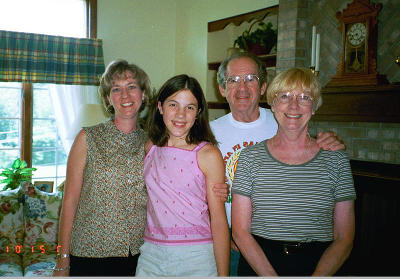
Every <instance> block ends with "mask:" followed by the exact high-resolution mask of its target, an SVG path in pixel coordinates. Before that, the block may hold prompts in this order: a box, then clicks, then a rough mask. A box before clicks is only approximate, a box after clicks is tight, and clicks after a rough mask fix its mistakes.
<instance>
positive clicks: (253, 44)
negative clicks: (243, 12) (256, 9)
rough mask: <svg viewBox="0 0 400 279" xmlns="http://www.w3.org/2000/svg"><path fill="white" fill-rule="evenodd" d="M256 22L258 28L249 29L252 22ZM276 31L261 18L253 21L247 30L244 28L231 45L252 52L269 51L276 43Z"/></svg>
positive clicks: (269, 23)
mask: <svg viewBox="0 0 400 279" xmlns="http://www.w3.org/2000/svg"><path fill="white" fill-rule="evenodd" d="M256 23H258V24H257V25H258V28H257V29H256V30H255V31H253V32H250V31H251V28H252V27H253V25H254V24H256ZM277 38H278V31H277V30H276V29H273V28H272V23H271V22H268V23H265V22H263V21H261V20H258V21H255V22H254V23H253V24H252V25H250V28H249V30H245V31H244V32H243V33H242V35H240V36H239V37H238V38H237V39H236V40H235V41H234V43H233V46H234V47H235V46H238V47H239V48H241V49H244V50H246V51H250V52H253V53H254V54H256V55H258V54H262V53H269V52H270V51H271V49H272V48H273V47H274V46H275V45H276V42H277Z"/></svg>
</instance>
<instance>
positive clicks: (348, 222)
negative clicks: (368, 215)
mask: <svg viewBox="0 0 400 279" xmlns="http://www.w3.org/2000/svg"><path fill="white" fill-rule="evenodd" d="M334 210H335V212H334V219H333V222H334V223H333V233H334V239H333V242H332V244H331V245H330V246H329V247H328V248H327V249H326V250H325V252H324V253H323V254H322V256H321V259H320V260H319V262H318V265H317V267H316V268H315V271H314V273H313V276H332V275H334V274H335V272H336V271H338V269H339V268H340V267H341V266H342V264H343V263H344V261H345V260H346V259H347V257H348V256H349V255H350V252H351V249H352V248H353V240H354V234H355V221H354V218H355V217H354V201H353V200H348V201H342V202H337V203H336V204H335V209H334Z"/></svg>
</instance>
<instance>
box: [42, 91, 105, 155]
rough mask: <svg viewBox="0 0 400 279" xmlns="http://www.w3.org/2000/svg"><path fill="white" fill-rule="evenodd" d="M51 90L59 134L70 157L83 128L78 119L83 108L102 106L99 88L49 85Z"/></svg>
mask: <svg viewBox="0 0 400 279" xmlns="http://www.w3.org/2000/svg"><path fill="white" fill-rule="evenodd" d="M49 90H50V96H51V100H52V104H53V108H54V113H55V117H56V123H57V129H58V133H59V135H60V138H61V141H62V143H63V147H64V150H65V153H66V154H67V155H68V154H69V151H70V149H71V146H72V143H73V142H74V139H75V136H76V135H77V134H78V132H79V130H80V128H81V127H80V123H79V121H77V119H78V117H79V115H80V113H81V110H82V106H83V105H85V104H101V101H100V98H99V97H98V93H97V86H89V85H88V86H83V85H60V84H49Z"/></svg>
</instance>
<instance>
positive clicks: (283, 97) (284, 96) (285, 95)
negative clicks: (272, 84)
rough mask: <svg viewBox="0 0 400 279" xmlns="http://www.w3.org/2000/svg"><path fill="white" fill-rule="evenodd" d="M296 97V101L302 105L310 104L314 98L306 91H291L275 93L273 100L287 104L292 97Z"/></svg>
mask: <svg viewBox="0 0 400 279" xmlns="http://www.w3.org/2000/svg"><path fill="white" fill-rule="evenodd" d="M294 96H295V97H296V100H297V103H298V104H299V105H302V106H310V105H312V103H313V100H314V98H313V97H311V96H310V94H307V93H300V94H297V95H296V94H294V93H293V92H281V93H277V94H275V100H277V101H278V102H279V103H281V104H288V103H289V102H290V100H292V99H293V97H294Z"/></svg>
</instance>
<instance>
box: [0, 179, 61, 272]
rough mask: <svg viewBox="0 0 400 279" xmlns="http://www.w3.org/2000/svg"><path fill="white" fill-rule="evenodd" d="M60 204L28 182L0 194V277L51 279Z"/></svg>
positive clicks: (56, 195) (57, 198)
mask: <svg viewBox="0 0 400 279" xmlns="http://www.w3.org/2000/svg"><path fill="white" fill-rule="evenodd" d="M61 201H62V195H61V192H57V193H46V192H42V191H40V190H37V189H36V188H35V187H33V185H31V184H30V183H28V182H26V183H24V184H22V185H21V186H20V187H19V188H17V189H15V190H9V191H2V192H0V276H51V274H52V268H53V267H54V264H55V260H56V254H57V233H58V219H59V214H60V208H61Z"/></svg>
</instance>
